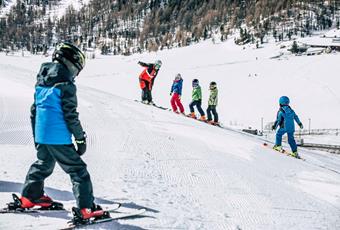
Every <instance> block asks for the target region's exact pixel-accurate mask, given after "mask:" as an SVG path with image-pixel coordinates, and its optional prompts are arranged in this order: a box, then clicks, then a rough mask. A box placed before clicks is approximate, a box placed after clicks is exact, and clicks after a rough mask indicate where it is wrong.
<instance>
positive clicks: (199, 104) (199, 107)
mask: <svg viewBox="0 0 340 230" xmlns="http://www.w3.org/2000/svg"><path fill="white" fill-rule="evenodd" d="M197 109H198V112H199V113H200V114H201V116H205V114H204V111H203V109H202V102H201V101H198V103H197Z"/></svg>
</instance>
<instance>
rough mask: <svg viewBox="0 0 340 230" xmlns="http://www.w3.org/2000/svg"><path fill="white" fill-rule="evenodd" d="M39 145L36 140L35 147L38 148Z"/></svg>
mask: <svg viewBox="0 0 340 230" xmlns="http://www.w3.org/2000/svg"><path fill="white" fill-rule="evenodd" d="M38 145H39V144H38V143H37V142H34V147H35V149H36V150H38Z"/></svg>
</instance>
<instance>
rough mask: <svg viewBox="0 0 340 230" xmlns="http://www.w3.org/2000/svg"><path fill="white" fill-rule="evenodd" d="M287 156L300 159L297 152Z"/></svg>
mask: <svg viewBox="0 0 340 230" xmlns="http://www.w3.org/2000/svg"><path fill="white" fill-rule="evenodd" d="M289 155H290V156H292V157H295V158H298V159H300V158H301V157H300V155H299V154H298V152H297V151H295V152H292V153H290V154H289Z"/></svg>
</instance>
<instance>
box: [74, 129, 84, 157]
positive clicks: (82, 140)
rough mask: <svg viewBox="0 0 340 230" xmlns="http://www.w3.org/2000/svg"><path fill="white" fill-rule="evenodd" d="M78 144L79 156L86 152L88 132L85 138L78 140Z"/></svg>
mask: <svg viewBox="0 0 340 230" xmlns="http://www.w3.org/2000/svg"><path fill="white" fill-rule="evenodd" d="M76 144H77V153H78V154H79V156H81V155H83V154H84V153H85V152H86V133H85V132H84V138H83V139H80V140H76Z"/></svg>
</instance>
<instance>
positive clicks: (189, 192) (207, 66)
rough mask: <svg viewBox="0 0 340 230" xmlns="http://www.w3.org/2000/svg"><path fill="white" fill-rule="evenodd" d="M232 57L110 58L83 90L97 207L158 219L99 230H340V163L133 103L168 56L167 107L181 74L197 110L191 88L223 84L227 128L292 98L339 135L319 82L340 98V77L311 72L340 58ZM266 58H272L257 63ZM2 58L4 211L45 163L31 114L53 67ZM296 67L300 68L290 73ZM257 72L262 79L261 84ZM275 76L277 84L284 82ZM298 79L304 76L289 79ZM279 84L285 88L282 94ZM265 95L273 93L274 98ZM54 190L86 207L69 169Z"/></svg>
mask: <svg viewBox="0 0 340 230" xmlns="http://www.w3.org/2000/svg"><path fill="white" fill-rule="evenodd" d="M225 46H227V47H228V48H227V47H225ZM230 48H232V46H228V44H222V45H219V46H212V45H210V44H208V43H204V44H200V45H198V46H194V47H189V48H184V49H179V50H173V51H166V52H162V53H159V54H157V55H156V54H151V55H150V54H143V55H140V56H132V57H111V58H107V57H101V58H100V59H97V60H93V61H89V62H88V65H87V69H86V70H85V71H84V73H82V74H81V75H80V76H79V78H78V81H77V82H78V84H79V87H78V96H79V111H80V119H81V120H82V123H83V125H84V127H85V130H86V131H87V133H88V136H89V141H88V142H89V148H88V152H87V153H86V154H85V155H84V159H85V161H86V162H87V164H88V169H89V171H90V173H91V178H92V180H93V184H94V193H95V196H96V197H97V202H99V203H106V204H109V203H112V202H121V203H123V206H124V207H125V208H129V207H130V208H135V207H145V208H147V210H148V212H147V213H146V214H147V216H146V217H143V218H138V219H131V220H120V221H117V222H112V223H106V224H102V225H98V226H96V227H95V228H98V229H214V230H215V229H216V230H220V229H221V230H222V229H223V230H224V229H339V228H340V200H339V191H340V183H339V181H340V175H339V173H340V172H339V168H340V158H339V156H337V155H331V154H326V153H320V152H309V151H306V150H301V151H300V152H301V155H302V156H303V157H305V158H306V159H307V160H306V161H305V162H304V161H301V160H297V159H293V158H290V157H286V156H284V155H280V154H278V153H276V152H273V151H272V150H270V149H269V148H265V147H263V146H262V142H263V141H262V140H261V139H257V138H253V137H251V136H247V135H244V134H240V133H238V132H236V131H233V130H223V129H220V128H216V127H212V126H208V125H206V124H203V123H199V122H197V121H194V120H191V119H188V118H185V117H182V116H179V115H175V114H173V113H171V112H168V111H163V110H159V109H156V108H153V107H149V106H146V105H142V104H140V103H137V102H134V101H133V100H132V99H135V98H138V96H139V89H138V88H137V86H138V81H137V75H138V73H139V71H140V68H139V67H138V66H137V65H136V63H137V61H138V60H145V61H148V60H154V59H155V58H161V59H162V60H163V62H164V66H163V68H162V70H161V72H160V75H159V78H158V79H157V82H156V87H155V92H154V96H155V98H156V99H155V100H156V101H157V102H159V103H160V104H162V105H167V103H168V99H169V98H168V96H167V95H168V91H169V88H170V83H171V79H172V78H173V76H174V75H175V73H177V72H181V73H183V75H184V77H185V83H186V85H185V88H184V96H183V101H184V102H185V103H188V102H189V94H190V87H189V82H190V81H191V78H194V77H196V76H198V75H199V76H200V79H201V82H202V85H203V87H204V88H206V87H207V85H208V82H209V81H211V80H212V79H214V80H216V81H217V82H218V84H219V86H220V95H221V100H220V102H221V103H220V106H219V109H220V113H221V117H222V118H223V119H224V120H225V121H227V120H229V119H230V120H232V118H233V117H237V119H238V121H239V122H241V121H242V122H243V121H244V122H246V121H249V122H255V121H254V120H256V118H257V117H259V116H261V115H262V113H260V112H261V111H263V114H267V115H268V116H270V115H269V114H272V113H275V112H274V111H275V109H276V99H277V97H278V96H279V95H281V94H282V93H287V94H288V93H289V95H292V97H293V98H294V103H293V104H294V105H296V107H297V109H298V108H301V109H300V111H302V108H303V110H304V113H311V114H313V115H314V113H313V112H315V111H316V113H315V117H316V118H315V120H318V119H320V125H323V123H322V121H323V120H324V119H323V117H324V116H322V114H324V112H326V111H327V117H328V119H329V120H330V121H331V122H330V123H329V125H331V124H334V122H336V117H335V115H333V114H332V112H337V111H339V108H338V107H337V106H332V107H331V106H330V105H331V104H332V105H334V104H336V103H337V102H336V97H335V96H330V95H328V94H326V93H325V92H327V89H325V88H323V87H322V85H321V87H320V85H318V84H316V81H318V82H319V81H320V82H322V84H324V85H328V86H329V87H334V88H335V89H336V87H339V85H336V84H335V83H336V82H337V81H338V80H336V79H335V78H333V77H332V76H333V75H334V73H336V72H335V70H332V71H330V70H322V72H325V73H326V74H325V75H323V77H324V79H323V80H322V81H321V79H320V78H319V77H320V76H319V75H318V74H316V73H315V71H319V73H321V70H319V69H320V68H321V67H320V66H319V67H318V68H317V67H315V65H310V63H314V64H317V63H321V64H320V65H321V66H323V65H326V63H327V64H329V63H336V61H338V57H339V56H338V55H331V56H322V57H321V56H320V57H313V58H312V59H305V58H300V59H299V57H296V58H292V60H288V61H282V62H277V61H271V60H268V59H266V58H265V57H266V56H267V55H268V52H267V53H266V52H265V51H264V50H262V51H261V50H258V51H249V52H247V54H246V53H242V52H243V51H242V50H238V48H234V49H235V50H230ZM225 49H226V50H228V52H226V50H225ZM272 49H273V50H274V47H273V48H272ZM208 51H209V52H208ZM210 52H211V53H210ZM213 52H214V53H213ZM225 52H226V53H225ZM261 52H263V53H262V54H261ZM260 54H261V55H262V56H261V58H263V59H264V60H262V61H260V60H258V61H256V60H254V59H255V57H256V55H258V56H259V57H260ZM236 55H238V56H236ZM215 56H216V58H215V59H214V60H213V59H212V58H213V57H215ZM189 57H190V59H189ZM0 60H1V62H0V111H1V112H0V162H1V163H0V175H1V177H0V204H1V206H4V205H5V203H6V202H7V201H9V199H10V194H11V193H12V192H17V193H19V192H20V189H21V186H22V183H23V181H24V177H25V174H26V172H27V170H28V167H29V165H30V163H31V162H33V161H34V160H35V151H34V147H33V144H32V139H31V130H30V123H29V107H30V104H31V103H32V97H33V86H34V83H35V82H34V78H35V74H36V71H37V69H38V67H39V64H40V63H41V62H42V61H46V60H47V59H45V58H41V57H26V58H22V57H15V56H7V57H6V56H4V54H0ZM233 60H234V61H233ZM295 64H296V65H297V66H296V67H295V68H294V70H288V69H289V68H291V67H294V66H295ZM307 66H308V67H307ZM302 67H305V68H304V69H303V70H301V68H302ZM334 68H335V69H336V68H339V67H338V66H336V65H334ZM298 70H300V71H298ZM236 71H237V72H236ZM328 71H329V72H328ZM333 71H334V72H333ZM248 72H251V73H255V72H256V73H259V75H260V77H259V78H258V79H255V78H254V79H250V78H248V75H247V74H248ZM272 72H275V74H277V75H275V78H274V76H273V75H270V73H272ZM289 72H291V73H293V72H295V74H291V75H287V74H285V73H289ZM328 75H332V76H328ZM308 78H309V80H307V79H308ZM275 79H276V80H275ZM277 79H289V80H291V81H294V83H295V84H297V85H298V86H295V84H292V86H291V87H285V86H283V88H282V89H280V87H279V85H277V84H279V83H277ZM299 83H306V84H307V83H308V86H310V89H307V87H302V88H301V84H300V85H299ZM262 84H264V85H263V86H262ZM272 85H276V86H275V90H274V89H272V87H271V86H272ZM241 86H242V87H241ZM261 86H262V87H261ZM238 87H240V88H238ZM258 87H259V88H258ZM253 88H255V89H256V91H257V93H256V94H254V95H253V94H248V93H247V91H246V89H253ZM264 88H266V89H268V91H266V93H265V92H263V89H264ZM304 90H306V91H304ZM276 91H278V92H276ZM312 91H313V93H314V94H312ZM337 93H338V91H337ZM270 94H272V95H270ZM311 95H315V96H316V97H315V98H316V99H315V100H314V103H317V104H320V105H322V104H323V103H325V105H323V106H325V107H326V108H327V109H328V110H325V109H322V108H319V109H318V110H313V109H314V107H313V106H312V101H311V100H307V101H304V99H305V97H307V96H311ZM205 96H207V92H206V91H205ZM232 98H233V99H234V100H231V99H232ZM250 98H251V99H250ZM328 100H331V101H330V102H329V101H328ZM253 101H254V103H252V102H253ZM295 101H296V102H295ZM328 106H329V107H328ZM267 107H269V108H267ZM319 110H320V111H319ZM245 113H248V114H245ZM249 114H252V116H250V115H249ZM247 115H248V116H247ZM303 115H304V114H303V113H302V114H301V116H303ZM327 122H328V120H327ZM325 124H328V123H325ZM46 187H47V189H46V192H47V193H48V194H49V195H51V196H52V197H54V198H55V199H57V200H59V201H62V202H64V203H65V204H66V205H68V206H70V205H72V204H74V200H73V196H72V192H71V191H72V190H71V185H70V182H69V178H68V176H67V175H65V174H64V173H63V172H62V171H61V169H60V168H59V167H56V169H55V172H54V174H53V175H52V176H51V177H50V178H49V179H48V180H47V181H46ZM68 218H69V217H68V216H67V215H66V214H65V213H59V214H57V213H47V214H42V215H38V216H37V215H13V214H8V215H0V229H56V228H58V227H63V226H64V225H65V222H66V221H67V219H68Z"/></svg>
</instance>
